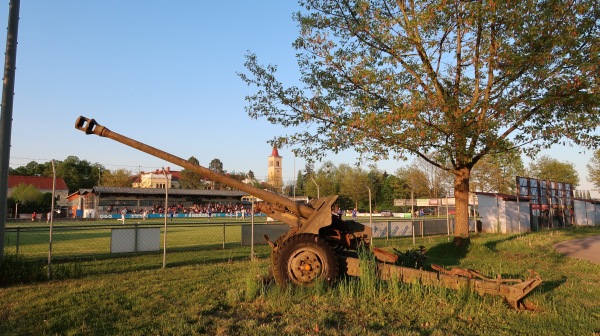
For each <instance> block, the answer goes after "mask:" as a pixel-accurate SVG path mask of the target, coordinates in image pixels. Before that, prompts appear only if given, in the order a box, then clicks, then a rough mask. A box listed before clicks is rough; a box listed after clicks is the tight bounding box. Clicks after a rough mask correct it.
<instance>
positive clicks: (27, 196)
mask: <svg viewBox="0 0 600 336" xmlns="http://www.w3.org/2000/svg"><path fill="white" fill-rule="evenodd" d="M11 198H13V199H14V200H15V201H16V202H18V203H19V204H23V205H27V204H38V203H40V202H41V201H42V193H41V192H40V191H39V190H37V188H36V187H35V186H33V185H31V184H23V183H21V184H19V185H17V186H16V187H14V188H13V189H12V193H11Z"/></svg>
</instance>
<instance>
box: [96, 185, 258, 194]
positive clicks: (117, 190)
mask: <svg viewBox="0 0 600 336" xmlns="http://www.w3.org/2000/svg"><path fill="white" fill-rule="evenodd" d="M92 192H94V193H96V194H121V195H164V194H165V189H163V188H123V187H100V186H96V187H94V188H93V189H92ZM169 195H174V196H206V197H210V196H225V197H242V196H247V195H248V193H247V192H243V191H239V190H199V189H169Z"/></svg>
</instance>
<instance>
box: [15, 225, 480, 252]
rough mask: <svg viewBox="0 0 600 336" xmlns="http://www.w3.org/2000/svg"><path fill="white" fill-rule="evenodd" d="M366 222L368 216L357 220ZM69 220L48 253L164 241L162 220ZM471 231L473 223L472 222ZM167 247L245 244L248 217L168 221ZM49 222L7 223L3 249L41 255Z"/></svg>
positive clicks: (399, 231)
mask: <svg viewBox="0 0 600 336" xmlns="http://www.w3.org/2000/svg"><path fill="white" fill-rule="evenodd" d="M362 222H363V224H365V225H370V224H369V223H368V221H366V222H365V221H362ZM89 223H90V222H85V223H69V224H64V225H55V226H53V228H52V247H51V250H52V256H53V258H63V259H64V258H85V257H95V258H97V257H102V256H108V255H114V254H118V253H136V252H152V251H155V252H158V251H162V250H163V245H164V244H165V241H164V238H165V226H164V224H163V223H160V222H156V223H151V224H145V223H142V224H139V223H131V224H125V225H123V224H117V225H115V224H110V225H109V224H89ZM372 226H373V237H374V238H376V239H381V238H390V237H402V236H404V237H410V236H413V237H414V236H423V235H432V234H448V235H451V234H453V227H454V223H453V220H452V219H451V220H450V221H446V219H427V220H414V221H412V220H390V221H377V222H373V223H372ZM470 226H472V227H471V231H473V230H474V225H473V223H471V225H470ZM287 230H288V226H287V225H285V224H281V223H270V224H268V225H267V224H266V223H258V224H256V225H255V236H254V243H255V244H261V243H266V242H265V241H264V238H263V235H264V234H265V233H269V236H270V239H271V240H272V241H274V240H275V239H277V237H278V236H279V235H280V234H282V233H284V232H286V231H287ZM166 232H167V235H166V248H167V250H168V251H172V252H176V251H187V250H198V249H226V248H231V247H239V246H241V245H242V244H244V245H249V244H250V241H251V240H250V236H249V235H250V232H251V224H250V223H249V222H247V221H246V222H243V223H240V222H239V221H237V222H236V221H224V222H216V223H194V222H189V223H176V224H173V223H169V224H168V225H167V230H166ZM49 242H50V230H49V227H48V226H37V227H36V226H28V225H15V226H9V227H7V228H6V231H5V242H4V247H5V253H8V254H16V255H19V256H22V257H25V258H32V259H42V258H46V257H47V256H48V254H49V249H50V244H49Z"/></svg>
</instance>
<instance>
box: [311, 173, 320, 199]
mask: <svg viewBox="0 0 600 336" xmlns="http://www.w3.org/2000/svg"><path fill="white" fill-rule="evenodd" d="M310 179H311V180H312V181H313V183H314V184H315V186H317V198H321V191H320V190H319V185H318V184H317V182H316V181H315V179H314V178H312V176H311V177H310Z"/></svg>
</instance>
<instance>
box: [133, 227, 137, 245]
mask: <svg viewBox="0 0 600 336" xmlns="http://www.w3.org/2000/svg"><path fill="white" fill-rule="evenodd" d="M133 228H134V233H135V234H134V239H135V244H134V247H133V251H134V252H137V251H138V226H137V224H135V225H134V226H133Z"/></svg>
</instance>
